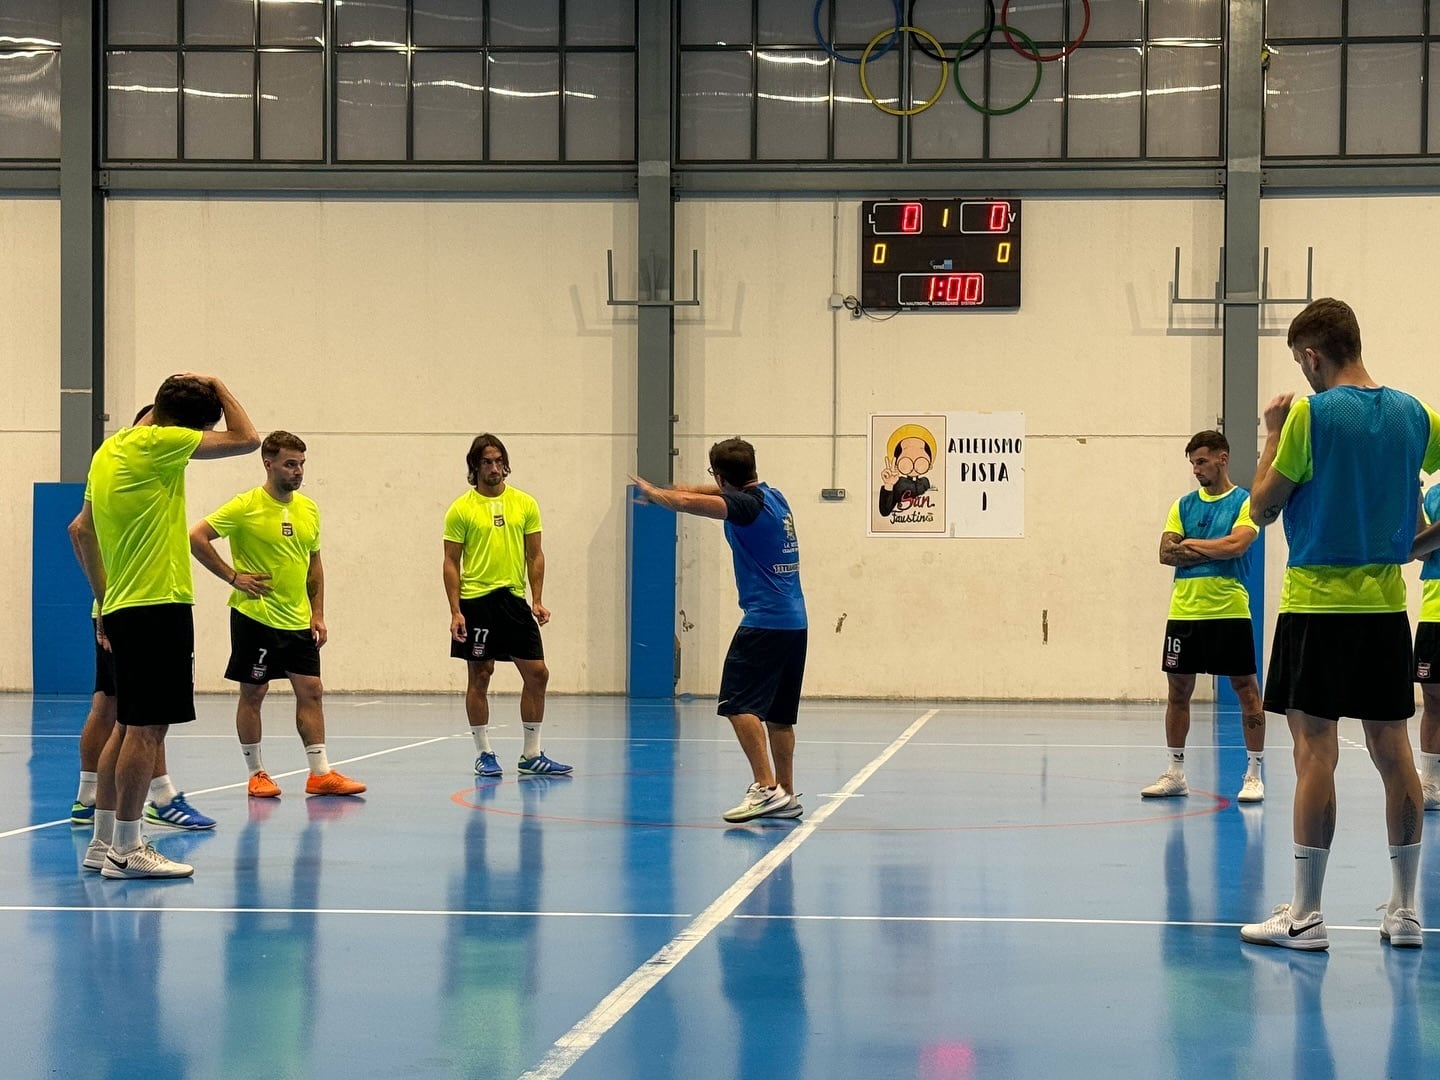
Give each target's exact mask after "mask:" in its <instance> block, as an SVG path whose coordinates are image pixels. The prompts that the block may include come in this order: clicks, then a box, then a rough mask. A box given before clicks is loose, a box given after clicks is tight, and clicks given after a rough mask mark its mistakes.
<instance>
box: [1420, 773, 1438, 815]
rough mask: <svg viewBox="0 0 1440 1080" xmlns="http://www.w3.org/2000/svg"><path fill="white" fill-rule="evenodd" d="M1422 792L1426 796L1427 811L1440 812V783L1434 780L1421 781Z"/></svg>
mask: <svg viewBox="0 0 1440 1080" xmlns="http://www.w3.org/2000/svg"><path fill="white" fill-rule="evenodd" d="M1420 792H1421V794H1423V795H1424V796H1425V809H1426V810H1440V783H1436V782H1435V781H1434V780H1423V779H1422V780H1421V781H1420Z"/></svg>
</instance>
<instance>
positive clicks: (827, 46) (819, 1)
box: [810, 0, 1090, 64]
mask: <svg viewBox="0 0 1440 1080" xmlns="http://www.w3.org/2000/svg"><path fill="white" fill-rule="evenodd" d="M890 4H891V6H892V7H894V9H895V26H894V28H892V29H890V30H886V31H884V33H886V34H889V35H890V40H889V41H887V42H886V43H885V48H883V49H881V50H880V51H879V52H878V53H876V54H875V55H876V57H877V58H878V57H881V56H884V55H885V54H886V53H887V52H889V51H890V50H891V49H892V48H894V46H895V42H897V41H898V40H900V29H901V24H902V23H903V22H904V21H905V14H904V12H903V11H901V9H900V0H890ZM824 6H825V0H815V10H814V11H812V12H811V13H810V25H811V26H812V27H814V29H815V40H816V41H817V42H819V43H820V47H821V48H822V49H824V50H825V51H826V52H827V53H829V54H830V57H831V59H834V60H838V61H840V63H842V64H858V63H860V62H861V61H859V60H856V59H855V58H854V57H853V56H841V55H840V54H839V53H838V52H836V51H835V46H834V45H833V44H831V42H830V41H829V39H827V38H826V37H825V35H824V33H822V32H821V30H820V9H821V8H822V7H824ZM1085 11H1086V16H1085V17H1086V19H1087V22H1086V25H1087V26H1088V25H1089V22H1088V19H1089V17H1090V16H1089V11H1090V8H1089V5H1088V0H1087V5H1086V8H1085Z"/></svg>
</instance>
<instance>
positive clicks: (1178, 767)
mask: <svg viewBox="0 0 1440 1080" xmlns="http://www.w3.org/2000/svg"><path fill="white" fill-rule="evenodd" d="M1165 753H1166V754H1168V755H1169V756H1170V766H1169V768H1168V769H1166V772H1171V773H1174V774H1175V775H1176V776H1184V775H1185V748H1184V747H1183V746H1167V747H1166V748H1165Z"/></svg>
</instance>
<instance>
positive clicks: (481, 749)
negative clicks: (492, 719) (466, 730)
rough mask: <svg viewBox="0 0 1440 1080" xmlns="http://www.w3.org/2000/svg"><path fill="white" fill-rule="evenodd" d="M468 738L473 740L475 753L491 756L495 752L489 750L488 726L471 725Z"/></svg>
mask: <svg viewBox="0 0 1440 1080" xmlns="http://www.w3.org/2000/svg"><path fill="white" fill-rule="evenodd" d="M470 737H471V738H472V739H474V740H475V753H477V754H493V753H494V752H495V751H493V750H491V749H490V725H489V724H471V725H470Z"/></svg>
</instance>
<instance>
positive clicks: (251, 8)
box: [185, 0, 255, 45]
mask: <svg viewBox="0 0 1440 1080" xmlns="http://www.w3.org/2000/svg"><path fill="white" fill-rule="evenodd" d="M185 44H187V45H253V44H255V3H254V0H185Z"/></svg>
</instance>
